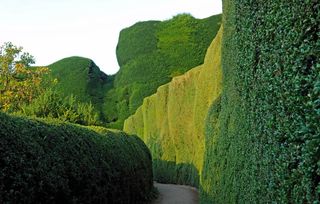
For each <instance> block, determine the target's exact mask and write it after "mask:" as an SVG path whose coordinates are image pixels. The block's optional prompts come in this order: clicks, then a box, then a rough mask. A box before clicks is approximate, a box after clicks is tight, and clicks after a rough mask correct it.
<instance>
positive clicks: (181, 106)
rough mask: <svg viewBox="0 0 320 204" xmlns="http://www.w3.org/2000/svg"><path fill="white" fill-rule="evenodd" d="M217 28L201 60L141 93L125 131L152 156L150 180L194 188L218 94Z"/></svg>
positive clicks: (218, 43) (219, 83)
mask: <svg viewBox="0 0 320 204" xmlns="http://www.w3.org/2000/svg"><path fill="white" fill-rule="evenodd" d="M221 40H222V28H221V29H220V31H219V32H218V34H217V35H216V37H215V40H214V41H213V42H212V43H211V45H210V46H209V48H208V49H207V54H206V57H205V60H204V64H203V65H200V66H197V67H195V68H193V69H191V70H189V71H188V72H186V73H185V74H183V75H181V76H178V77H175V78H174V79H173V80H172V81H171V82H170V83H167V84H165V85H162V86H160V87H159V88H158V89H157V92H156V93H155V94H153V95H151V96H149V97H146V98H144V101H143V104H142V106H140V107H139V108H138V109H137V111H136V112H135V114H134V115H132V116H130V117H129V118H128V119H126V121H125V123H124V130H125V131H127V132H128V133H131V134H136V135H138V136H139V137H141V138H142V139H143V140H144V142H145V143H146V144H147V146H148V147H149V149H150V151H151V154H152V158H153V171H154V177H155V180H156V181H158V182H162V183H179V184H188V185H193V186H195V187H199V179H200V174H199V172H201V170H202V166H203V155H204V151H205V138H204V137H205V131H204V128H205V123H204V121H205V118H206V116H207V113H208V110H209V107H210V105H211V102H212V101H214V100H216V99H217V98H218V97H219V96H220V94H221V81H222V71H221V64H220V58H221V51H220V50H221Z"/></svg>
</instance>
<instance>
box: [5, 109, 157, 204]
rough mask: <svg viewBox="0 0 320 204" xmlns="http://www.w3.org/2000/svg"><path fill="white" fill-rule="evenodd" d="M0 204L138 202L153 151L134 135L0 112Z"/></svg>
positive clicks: (145, 191) (147, 183) (148, 180)
mask: <svg viewBox="0 0 320 204" xmlns="http://www.w3.org/2000/svg"><path fill="white" fill-rule="evenodd" d="M0 155H1V157H0V202H1V203H142V202H144V201H145V199H146V198H147V196H148V195H149V193H150V192H151V189H152V184H153V179H152V167H151V156H150V153H149V150H148V148H147V147H146V146H145V145H144V143H143V142H142V141H141V140H140V139H139V138H137V137H136V136H128V135H126V134H124V133H123V132H118V133H114V132H110V131H105V134H98V133H96V132H94V131H92V130H89V129H87V128H84V127H80V126H75V125H69V124H65V123H59V122H50V123H47V122H42V121H40V120H29V119H25V118H21V117H13V116H9V115H6V114H3V113H0Z"/></svg>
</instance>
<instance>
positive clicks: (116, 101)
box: [104, 14, 221, 129]
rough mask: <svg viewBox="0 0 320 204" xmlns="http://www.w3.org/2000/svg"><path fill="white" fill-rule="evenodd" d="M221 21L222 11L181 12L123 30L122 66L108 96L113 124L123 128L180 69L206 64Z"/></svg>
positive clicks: (108, 113)
mask: <svg viewBox="0 0 320 204" xmlns="http://www.w3.org/2000/svg"><path fill="white" fill-rule="evenodd" d="M220 21H221V15H216V16H212V17H209V18H206V19H200V20H199V19H195V18H193V17H192V16H190V15H188V14H181V15H177V16H175V17H174V18H173V19H170V20H167V21H164V22H159V21H148V22H139V23H137V24H135V25H133V26H132V27H130V28H126V29H124V30H123V31H121V33H120V38H119V43H118V46H117V58H118V62H119V64H120V66H121V68H120V71H119V72H118V73H117V74H116V76H115V80H114V88H113V89H111V90H110V91H108V93H107V95H106V96H105V104H104V114H105V116H106V119H107V122H108V123H109V126H110V127H114V128H120V129H121V128H122V126H123V122H124V120H125V119H126V118H127V117H129V116H130V115H132V114H133V113H134V112H135V111H136V110H137V108H138V107H139V106H140V105H141V104H142V102H143V99H144V98H145V97H147V96H150V95H152V94H153V93H155V92H156V90H157V88H158V87H159V86H160V85H162V84H165V83H167V82H169V81H170V80H171V79H172V77H173V76H176V75H177V74H178V73H179V74H183V73H185V72H186V71H188V70H189V69H191V68H192V67H195V66H197V65H200V64H202V63H203V59H204V56H205V53H206V49H207V48H208V46H209V44H210V42H211V41H212V39H213V38H214V36H215V35H216V33H217V31H218V29H219V27H220Z"/></svg>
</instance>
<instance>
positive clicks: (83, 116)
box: [19, 89, 100, 125]
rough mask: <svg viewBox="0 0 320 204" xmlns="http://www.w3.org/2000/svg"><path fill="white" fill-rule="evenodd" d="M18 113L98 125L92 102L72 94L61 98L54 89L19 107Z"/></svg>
mask: <svg viewBox="0 0 320 204" xmlns="http://www.w3.org/2000/svg"><path fill="white" fill-rule="evenodd" d="M21 109H22V111H21V112H20V113H19V114H22V115H27V116H35V117H39V118H56V119H59V120H61V121H64V122H70V123H77V124H81V125H99V123H100V121H99V115H98V113H97V112H96V111H95V109H94V107H93V105H92V103H91V102H90V103H81V102H79V100H77V98H76V97H75V96H73V95H70V96H67V97H65V98H62V97H61V95H59V94H58V93H57V92H56V91H53V90H52V89H49V90H47V91H46V92H45V93H44V94H42V95H40V96H39V97H38V98H37V99H36V100H34V101H33V103H32V104H30V105H26V106H24V107H22V108H21Z"/></svg>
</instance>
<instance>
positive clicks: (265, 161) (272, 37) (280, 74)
mask: <svg viewBox="0 0 320 204" xmlns="http://www.w3.org/2000/svg"><path fill="white" fill-rule="evenodd" d="M319 10H320V4H319V3H318V1H316V0H291V1H286V0H264V1H262V0H255V1H252V0H224V1H223V12H224V19H223V24H224V34H223V36H224V39H223V48H222V69H223V76H224V79H223V94H222V97H221V103H217V104H215V105H213V106H212V109H211V111H210V114H209V116H208V123H207V136H206V144H207V147H206V150H207V151H206V157H205V163H206V165H205V168H204V171H203V172H202V174H203V176H204V177H203V182H202V187H203V189H202V193H201V194H202V203H319V200H320V184H319V182H320V74H319V73H320V62H319V56H320V41H319V22H320V11H319ZM219 104H220V105H219Z"/></svg>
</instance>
